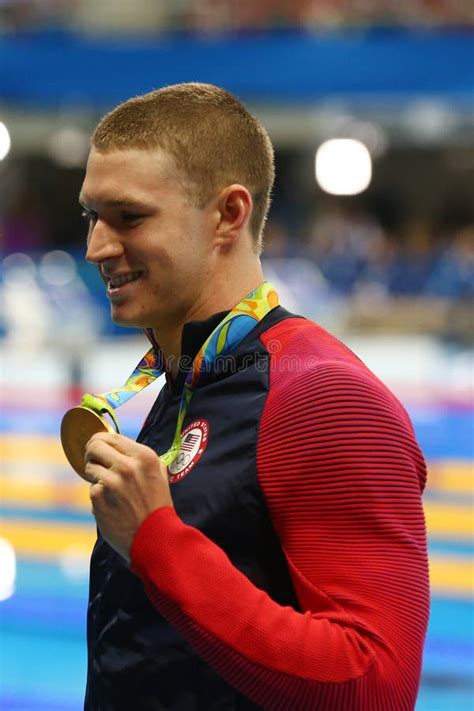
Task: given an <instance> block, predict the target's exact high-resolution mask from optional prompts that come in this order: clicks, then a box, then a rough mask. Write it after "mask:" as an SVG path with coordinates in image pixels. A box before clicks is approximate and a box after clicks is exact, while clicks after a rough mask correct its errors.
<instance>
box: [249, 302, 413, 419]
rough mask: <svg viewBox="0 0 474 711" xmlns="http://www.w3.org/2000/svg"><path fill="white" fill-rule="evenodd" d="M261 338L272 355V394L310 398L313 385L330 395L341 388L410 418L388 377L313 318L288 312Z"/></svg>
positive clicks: (357, 397)
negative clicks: (300, 394)
mask: <svg viewBox="0 0 474 711" xmlns="http://www.w3.org/2000/svg"><path fill="white" fill-rule="evenodd" d="M260 340H261V342H262V343H263V345H264V347H265V349H266V350H267V352H268V354H269V356H270V387H271V390H272V392H273V394H274V395H278V396H282V397H283V398H284V399H286V398H290V400H291V399H292V398H294V396H295V393H297V392H303V393H306V396H307V399H311V398H313V397H314V393H315V389H316V390H318V391H320V392H321V393H322V392H325V393H326V395H327V396H328V397H336V396H339V395H340V393H341V392H343V393H345V394H346V396H347V397H349V395H350V397H352V398H353V399H355V400H358V399H360V400H367V399H369V400H371V401H373V402H375V401H376V400H378V401H379V402H380V403H385V405H384V406H385V407H386V406H388V407H389V408H390V409H395V410H396V411H397V412H398V413H399V414H401V415H402V417H403V418H406V413H405V411H404V408H403V406H402V405H401V403H400V402H399V400H398V398H397V397H396V396H395V395H394V394H393V393H392V392H391V390H390V389H389V388H388V387H387V386H386V385H385V383H383V382H382V381H381V380H380V379H379V378H378V377H377V376H376V375H375V374H374V373H373V372H372V371H371V370H370V369H369V368H368V367H367V366H366V365H365V363H364V362H363V361H362V360H361V359H360V358H359V357H358V356H357V355H356V354H355V353H354V352H353V351H352V350H351V349H350V348H349V347H348V346H346V345H345V344H344V343H343V342H342V341H341V340H339V339H338V338H337V337H336V336H334V335H333V334H331V333H330V332H329V331H327V330H326V329H324V328H323V327H322V326H319V325H318V324H317V323H315V322H314V321H311V320H309V319H306V318H304V317H302V316H295V315H293V314H290V313H288V312H287V316H286V317H285V318H283V319H281V320H280V321H279V322H278V323H276V324H274V325H272V326H270V327H269V328H268V329H267V330H266V331H264V332H263V333H261V334H260ZM402 413H403V414H402Z"/></svg>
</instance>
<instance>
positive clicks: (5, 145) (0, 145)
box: [0, 121, 12, 160]
mask: <svg viewBox="0 0 474 711" xmlns="http://www.w3.org/2000/svg"><path fill="white" fill-rule="evenodd" d="M11 144H12V142H11V139H10V134H9V133H8V128H7V127H6V126H5V124H4V123H2V122H1V121H0V160H3V159H4V158H6V157H7V155H8V152H9V150H10V146H11Z"/></svg>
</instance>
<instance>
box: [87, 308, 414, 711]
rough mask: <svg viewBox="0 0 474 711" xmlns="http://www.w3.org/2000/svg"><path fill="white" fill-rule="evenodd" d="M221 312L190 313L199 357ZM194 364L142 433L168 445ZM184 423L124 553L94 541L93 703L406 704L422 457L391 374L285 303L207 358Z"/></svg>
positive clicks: (186, 342) (194, 709) (147, 706)
mask: <svg viewBox="0 0 474 711" xmlns="http://www.w3.org/2000/svg"><path fill="white" fill-rule="evenodd" d="M221 318H222V314H217V315H216V316H215V317H213V318H211V319H209V320H208V321H205V322H193V323H189V324H186V326H185V328H184V332H183V354H184V355H185V356H188V365H190V363H191V358H192V357H193V356H194V355H195V353H196V352H197V350H198V349H199V347H200V346H201V345H202V343H203V342H204V340H205V339H206V338H207V336H208V335H209V334H210V332H211V331H212V330H213V328H214V327H215V326H216V325H217V323H218V322H219V321H220V320H221ZM185 370H186V367H184V368H183V369H182V370H181V371H180V373H179V375H178V377H177V379H176V381H175V382H174V383H173V385H172V386H165V387H164V388H163V390H162V391H161V393H160V395H159V397H158V399H157V401H156V403H155V404H154V406H153V408H152V410H151V412H150V414H149V416H148V418H147V420H146V422H145V425H144V427H143V430H142V432H141V433H140V435H139V438H138V439H139V441H140V442H142V443H145V444H147V445H149V446H150V447H152V448H153V449H154V450H155V451H156V452H158V453H162V452H164V451H166V450H167V449H168V448H169V446H170V444H171V441H172V439H173V435H174V432H175V426H176V418H177V413H178V408H179V400H180V395H181V389H182V386H183V381H184V377H185ZM181 442H182V446H181V453H180V458H179V461H178V462H177V463H175V464H174V465H171V472H170V480H171V481H172V482H173V483H172V484H171V493H172V497H173V502H174V508H171V507H164V508H161V509H158V510H156V511H154V512H153V513H152V514H150V516H149V517H148V518H147V519H146V520H145V521H144V522H143V524H142V525H141V527H140V529H139V530H138V532H137V534H136V536H135V539H134V542H133V546H132V551H131V559H132V562H131V569H130V568H129V567H128V566H127V565H126V563H125V562H124V561H123V559H122V558H120V556H118V555H117V554H116V553H115V552H114V551H113V550H112V549H111V548H110V547H109V546H108V545H107V543H105V541H104V540H103V539H102V538H101V537H100V536H99V539H98V541H97V543H96V546H95V548H94V552H93V555H92V563H91V578H90V601H89V612H88V648H89V669H88V685H87V691H86V701H85V708H86V709H87V711H152V710H153V711H158V710H161V709H172V710H173V711H198V710H199V711H212V710H214V709H215V710H217V709H222V710H224V711H232V710H233V709H236V710H237V709H238V710H239V711H247V710H250V709H258V708H260V709H262V708H263V709H269V710H274V709H275V710H282V711H285V710H287V711H294V710H297V709H301V710H306V709H308V710H315V711H316V710H319V711H409V710H411V709H413V708H414V706H415V699H416V695H417V690H418V684H419V678H420V668H421V659H422V648H423V641H424V636H425V630H426V625H427V617H428V574H427V551H426V539H425V524H424V517H423V510H422V504H421V492H422V490H423V488H424V484H425V478H426V469H425V463H424V460H423V456H422V454H421V453H420V450H419V448H418V445H417V442H416V439H415V436H414V433H413V429H412V426H411V423H410V420H409V418H408V415H407V414H406V412H405V410H404V409H403V407H402V406H401V405H400V403H399V402H398V401H397V399H396V398H395V397H394V396H393V395H392V393H391V392H390V391H389V390H388V389H387V388H386V387H385V386H384V385H383V384H382V383H381V382H380V381H379V380H378V379H377V378H376V377H375V376H374V375H373V374H372V373H371V372H370V371H369V370H368V369H367V368H366V367H365V366H364V364H363V363H362V362H361V361H360V360H359V359H358V358H357V357H356V356H355V355H354V354H353V353H352V352H351V351H350V350H349V349H348V348H346V347H345V346H344V345H343V344H342V343H341V342H339V341H338V340H337V339H335V338H334V337H332V336H331V335H330V334H328V333H327V332H326V331H324V330H323V329H321V328H320V327H319V326H317V325H316V324H314V323H312V322H311V321H308V320H306V319H304V318H300V317H296V316H293V315H292V314H289V313H288V312H287V311H285V310H284V309H283V308H281V307H278V308H276V309H274V310H273V311H271V312H270V313H269V314H268V315H267V316H266V317H265V318H264V319H263V320H262V321H261V322H260V323H259V324H258V325H257V326H256V327H255V329H254V330H253V331H252V332H251V333H250V334H249V335H248V336H247V337H246V338H245V340H244V341H242V343H241V344H240V345H239V346H238V348H237V349H236V351H235V353H234V354H233V358H232V359H229V358H227V359H226V360H225V361H224V362H222V363H216V364H215V365H214V367H213V368H212V370H211V371H210V372H208V373H207V374H206V376H205V379H204V382H203V383H202V385H201V386H200V387H199V389H198V390H197V391H196V393H195V395H194V397H193V398H192V400H191V404H190V407H189V410H188V413H187V416H186V420H185V423H184V428H183V434H182V439H181Z"/></svg>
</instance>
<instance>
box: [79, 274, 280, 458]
mask: <svg viewBox="0 0 474 711" xmlns="http://www.w3.org/2000/svg"><path fill="white" fill-rule="evenodd" d="M278 303H279V300H278V294H277V292H276V291H275V289H274V287H273V286H272V285H271V284H270V282H268V281H265V282H263V284H261V285H260V286H259V287H257V288H256V289H254V290H253V291H251V292H250V294H248V295H247V296H246V297H245V299H243V300H242V301H241V302H240V303H239V304H237V306H235V307H234V308H233V309H232V311H230V312H229V313H228V314H227V316H225V318H224V319H223V320H222V321H221V322H220V324H219V325H218V326H217V327H216V328H215V329H214V331H213V332H212V333H211V335H210V336H209V338H208V339H207V340H206V341H205V343H204V344H203V345H202V346H201V348H200V350H199V351H198V353H197V355H196V357H195V358H194V360H193V364H192V367H191V370H190V371H189V372H188V374H187V376H186V380H185V382H184V388H183V393H182V395H181V402H180V405H179V412H178V419H177V422H176V430H175V433H174V437H173V442H172V444H171V447H170V448H169V450H168V451H167V452H165V454H162V455H161V456H160V459H161V461H162V462H163V463H164V464H166V465H167V466H169V465H170V464H171V462H172V461H173V460H174V458H175V457H176V456H177V455H178V453H179V450H180V447H181V431H182V427H183V422H184V419H185V417H186V414H187V412H188V408H189V403H190V402H191V399H192V396H193V394H194V392H195V390H196V389H197V388H198V387H199V384H200V382H201V380H202V378H203V376H204V375H205V374H206V373H208V372H210V371H211V370H212V367H213V365H214V363H215V362H216V360H217V358H219V357H224V356H226V355H229V354H230V353H231V352H232V351H233V350H234V349H235V348H236V347H237V346H238V345H239V343H241V342H242V341H243V339H244V338H245V336H247V334H249V333H250V331H251V330H252V329H253V328H254V327H255V326H256V324H257V323H258V322H259V321H261V320H262V319H263V318H264V316H266V315H267V314H268V313H269V312H270V311H271V310H272V309H274V308H275V307H276V306H278ZM165 371H166V368H165V362H164V359H163V354H162V352H161V351H160V350H159V349H158V350H157V349H156V348H155V347H153V348H150V350H149V351H148V352H147V353H145V355H144V356H143V358H142V359H141V361H140V362H139V363H138V365H137V367H136V368H135V370H134V371H133V373H132V374H131V375H130V377H129V378H128V380H127V382H126V383H125V384H124V385H122V387H121V388H116V389H114V390H109V391H108V392H106V393H102V394H101V395H91V394H90V393H86V394H85V395H84V397H83V398H82V402H81V405H82V406H83V407H87V408H88V409H89V410H92V411H93V412H95V413H97V414H98V415H102V414H104V413H106V414H108V415H109V416H110V417H111V418H112V421H113V423H114V425H115V428H116V430H117V432H120V428H119V424H118V421H117V418H116V415H115V412H114V410H115V409H116V408H117V407H120V406H121V405H123V404H124V403H126V402H127V401H128V400H130V398H132V397H133V396H134V395H136V394H137V393H138V392H140V390H143V388H146V387H147V386H148V385H150V384H151V383H152V382H153V381H154V380H156V378H158V377H159V376H160V375H163V373H164V372H165Z"/></svg>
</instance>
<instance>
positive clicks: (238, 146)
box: [92, 82, 275, 252]
mask: <svg viewBox="0 0 474 711" xmlns="http://www.w3.org/2000/svg"><path fill="white" fill-rule="evenodd" d="M92 145H93V146H94V148H96V149H97V150H98V151H102V152H106V151H109V150H114V149H121V148H140V149H153V148H162V149H163V150H165V151H166V152H167V153H168V154H169V155H171V157H172V158H173V159H174V161H175V164H176V167H177V168H178V171H179V174H180V175H181V176H183V178H184V180H185V184H186V185H187V187H188V189H189V190H190V199H191V201H192V202H193V203H195V204H197V205H198V206H200V207H202V206H204V205H205V204H206V203H207V202H208V200H209V199H210V198H211V197H212V196H213V195H214V194H215V193H216V192H217V191H218V190H220V189H222V188H223V187H225V186H226V185H231V184H232V183H240V184H242V185H244V186H245V187H246V188H247V189H248V190H249V192H250V193H251V195H252V200H253V212H252V215H251V218H250V229H251V232H252V235H253V238H254V244H255V248H256V251H258V252H259V251H260V250H261V241H262V236H261V235H262V230H263V226H264V224H265V219H266V216H267V213H268V209H269V206H270V197H271V190H272V186H273V181H274V177H275V168H274V156H273V146H272V143H271V141H270V138H269V136H268V133H267V132H266V130H265V129H264V127H263V126H262V125H261V124H260V122H259V121H258V120H257V119H256V118H255V117H254V116H253V115H252V114H251V113H250V112H249V111H248V110H247V109H246V108H245V106H243V104H242V103H241V102H240V101H239V100H238V99H236V98H235V97H234V96H232V94H229V93H228V92H227V91H225V90H224V89H220V88H219V87H216V86H213V85H212V84H200V83H194V82H193V83H186V84H174V85H172V86H166V87H164V88H162V89H158V90H156V91H152V92H150V93H148V94H144V95H143V96H137V97H135V98H132V99H129V100H128V101H126V102H125V103H123V104H120V105H119V106H117V107H116V108H115V109H113V111H111V112H110V113H109V114H107V115H106V116H104V118H103V119H102V120H101V121H100V123H99V124H98V126H97V128H96V129H95V131H94V133H93V136H92Z"/></svg>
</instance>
